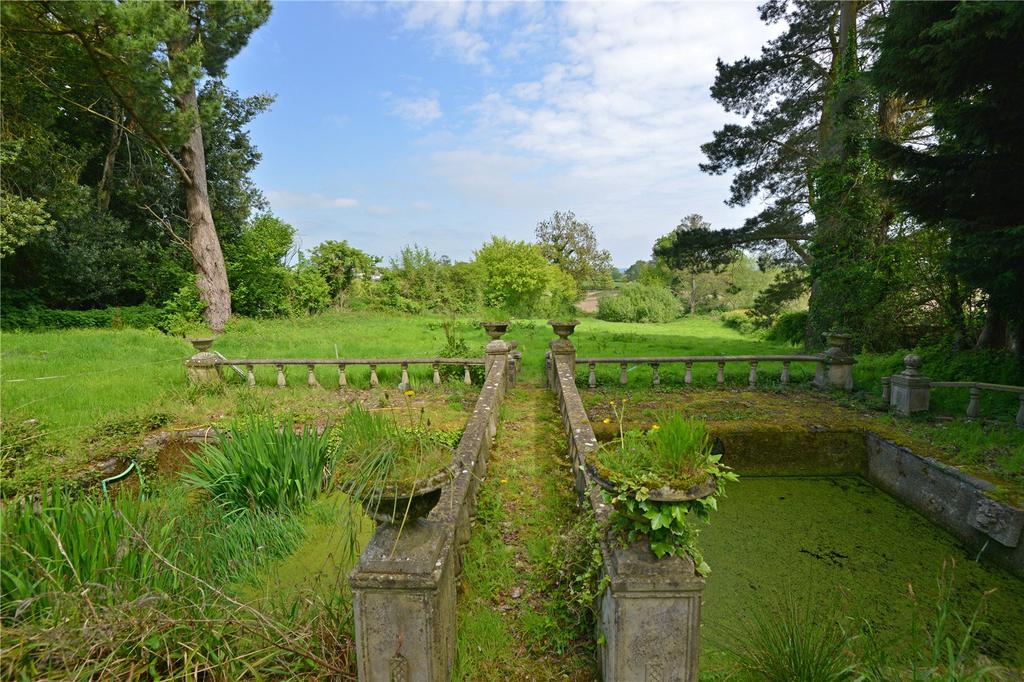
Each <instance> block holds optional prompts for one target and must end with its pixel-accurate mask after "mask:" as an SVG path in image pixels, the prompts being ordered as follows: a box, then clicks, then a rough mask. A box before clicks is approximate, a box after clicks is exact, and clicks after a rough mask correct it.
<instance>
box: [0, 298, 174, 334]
mask: <svg viewBox="0 0 1024 682" xmlns="http://www.w3.org/2000/svg"><path fill="white" fill-rule="evenodd" d="M163 316H164V311H163V310H162V309H161V308H157V307H155V306H151V305H145V304H144V305H137V306H125V307H120V308H117V307H111V308H97V309H95V310H57V309H54V308H45V307H43V306H29V307H25V308H11V307H7V306H5V307H4V310H3V315H2V316H0V328H2V329H3V330H4V331H14V330H21V331H36V330H43V329H104V328H114V329H123V328H131V329H146V328H148V327H159V326H160V322H161V320H162V319H163Z"/></svg>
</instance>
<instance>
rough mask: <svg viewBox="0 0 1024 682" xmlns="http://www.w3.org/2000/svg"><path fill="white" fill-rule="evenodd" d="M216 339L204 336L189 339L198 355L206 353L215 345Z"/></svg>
mask: <svg viewBox="0 0 1024 682" xmlns="http://www.w3.org/2000/svg"><path fill="white" fill-rule="evenodd" d="M213 341H214V337H212V336H204V337H202V338H195V339H189V340H188V342H189V343H191V344H192V347H193V348H195V349H196V352H197V353H205V352H206V351H208V350H210V346H212V345H213Z"/></svg>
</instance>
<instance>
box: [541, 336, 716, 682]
mask: <svg viewBox="0 0 1024 682" xmlns="http://www.w3.org/2000/svg"><path fill="white" fill-rule="evenodd" d="M546 359H547V368H548V385H549V386H550V387H551V389H552V390H553V391H554V393H555V395H556V397H557V398H558V406H559V411H560V413H561V416H562V424H563V427H564V429H565V433H566V439H567V450H568V454H569V459H570V463H571V465H572V470H573V474H574V477H575V481H576V493H577V496H578V498H579V500H580V502H581V504H583V505H589V506H590V508H591V509H592V510H593V512H594V516H595V518H596V520H597V523H598V526H599V527H600V528H601V529H602V530H601V532H600V533H599V544H600V550H601V556H602V562H603V569H602V570H603V576H602V578H607V587H606V588H605V590H604V592H603V593H602V594H601V595H600V597H599V598H598V601H599V605H598V606H599V616H598V617H599V629H600V634H601V636H602V637H603V638H604V643H603V645H601V646H600V647H599V650H600V663H601V675H602V679H603V680H605V681H606V682H613V681H616V680H675V681H678V682H696V680H697V678H698V651H699V641H700V608H701V599H702V596H703V593H704V579H703V578H702V577H701V576H699V575H698V574H697V573H696V571H695V569H694V564H693V561H692V560H690V559H689V558H688V557H668V558H665V559H660V560H659V559H657V558H656V557H655V556H654V554H653V553H652V552H651V550H650V548H649V547H648V545H647V541H646V540H640V541H638V542H635V543H633V544H631V545H629V546H627V547H623V546H621V545H620V543H619V542H617V541H616V539H615V538H612V537H609V535H608V526H609V515H610V513H611V509H610V508H609V507H608V505H606V504H605V503H604V500H603V498H602V496H601V493H600V492H599V489H598V487H597V486H596V485H594V483H593V482H592V481H591V480H590V477H589V475H588V474H587V470H586V466H585V465H586V461H587V457H588V456H589V455H590V454H591V453H593V452H594V450H596V449H597V447H598V445H597V437H596V436H595V435H594V430H593V427H592V426H591V424H590V420H589V418H588V417H587V413H586V409H585V408H584V405H583V400H582V398H581V397H580V394H579V391H578V390H577V388H576V372H575V349H574V348H573V346H572V344H571V342H569V341H568V339H567V338H565V337H563V338H562V339H561V340H559V341H554V342H552V344H551V352H550V353H548V355H547V358H546Z"/></svg>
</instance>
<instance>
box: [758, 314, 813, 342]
mask: <svg viewBox="0 0 1024 682" xmlns="http://www.w3.org/2000/svg"><path fill="white" fill-rule="evenodd" d="M806 329H807V311H806V310H801V311H799V312H793V313H782V314H781V315H779V316H778V317H777V318H775V322H774V323H772V327H771V329H769V330H768V334H767V335H766V336H765V338H766V339H767V340H769V341H779V342H781V343H790V344H793V345H794V346H798V345H800V344H802V343H803V342H804V332H805V331H806Z"/></svg>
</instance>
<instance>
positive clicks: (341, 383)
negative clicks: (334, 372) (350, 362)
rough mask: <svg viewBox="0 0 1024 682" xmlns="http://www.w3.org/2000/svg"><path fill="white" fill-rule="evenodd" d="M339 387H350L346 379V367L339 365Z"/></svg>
mask: <svg viewBox="0 0 1024 682" xmlns="http://www.w3.org/2000/svg"><path fill="white" fill-rule="evenodd" d="M338 386H348V381H347V380H346V379H345V365H338Z"/></svg>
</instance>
